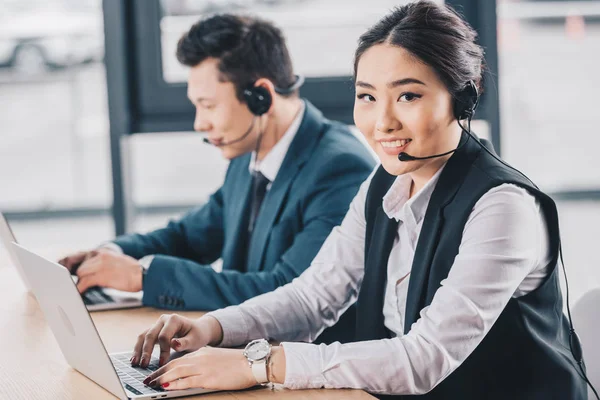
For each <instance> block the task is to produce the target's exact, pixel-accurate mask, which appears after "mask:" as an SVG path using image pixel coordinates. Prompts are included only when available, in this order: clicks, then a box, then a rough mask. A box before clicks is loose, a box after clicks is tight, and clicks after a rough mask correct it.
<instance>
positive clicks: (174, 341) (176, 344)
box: [173, 339, 181, 347]
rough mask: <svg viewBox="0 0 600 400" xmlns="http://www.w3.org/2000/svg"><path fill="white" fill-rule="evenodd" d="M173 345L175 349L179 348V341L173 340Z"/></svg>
mask: <svg viewBox="0 0 600 400" xmlns="http://www.w3.org/2000/svg"><path fill="white" fill-rule="evenodd" d="M173 345H174V346H175V347H181V342H180V341H179V340H177V339H175V340H173Z"/></svg>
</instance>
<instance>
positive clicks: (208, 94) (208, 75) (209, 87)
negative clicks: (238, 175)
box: [188, 58, 258, 160]
mask: <svg viewBox="0 0 600 400" xmlns="http://www.w3.org/2000/svg"><path fill="white" fill-rule="evenodd" d="M218 63H219V60H218V59H215V58H208V59H206V60H204V61H203V62H201V63H200V64H198V65H196V66H195V67H192V68H191V69H190V73H189V76H188V98H189V99H190V101H191V102H192V104H194V106H195V107H196V118H195V120H194V130H195V131H197V132H203V133H206V134H208V139H209V140H210V141H211V143H212V144H213V145H216V146H218V147H219V149H221V152H222V153H223V157H225V158H227V159H229V160H231V159H232V158H235V157H238V156H241V155H242V154H245V153H248V152H251V151H253V150H254V147H255V145H256V140H257V135H258V123H256V126H254V127H253V132H251V133H250V134H249V135H248V136H246V137H245V138H244V139H243V140H240V141H238V142H236V143H233V144H231V145H227V143H230V142H233V141H236V140H238V139H240V138H241V137H242V136H243V135H244V134H245V133H246V131H248V129H249V128H250V126H251V125H252V120H253V118H254V115H253V114H252V113H251V112H250V110H248V107H247V106H246V104H245V103H242V102H241V101H240V100H239V99H238V98H237V96H236V93H235V86H234V85H233V83H231V82H223V81H222V79H220V77H221V73H220V72H219V69H218ZM219 145H221V146H219Z"/></svg>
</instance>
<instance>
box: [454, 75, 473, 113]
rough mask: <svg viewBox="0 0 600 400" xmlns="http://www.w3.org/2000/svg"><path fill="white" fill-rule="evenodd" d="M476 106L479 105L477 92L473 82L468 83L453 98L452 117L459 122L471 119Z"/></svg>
mask: <svg viewBox="0 0 600 400" xmlns="http://www.w3.org/2000/svg"><path fill="white" fill-rule="evenodd" d="M477 105H479V91H478V90H477V85H475V82H473V81H469V82H467V84H466V86H465V87H464V89H462V90H461V91H460V92H458V93H457V94H456V95H455V96H454V103H453V111H454V116H455V117H456V119H457V120H459V121H461V120H464V119H470V118H473V114H475V109H476V108H477Z"/></svg>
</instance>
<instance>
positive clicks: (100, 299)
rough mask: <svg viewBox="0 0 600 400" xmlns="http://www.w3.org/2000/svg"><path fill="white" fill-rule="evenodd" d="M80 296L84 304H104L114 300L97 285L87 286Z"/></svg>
mask: <svg viewBox="0 0 600 400" xmlns="http://www.w3.org/2000/svg"><path fill="white" fill-rule="evenodd" d="M81 297H82V298H83V303H84V304H85V305H86V306H89V305H93V304H106V303H113V302H114V299H113V298H112V297H110V296H109V295H107V294H106V293H104V291H103V290H102V289H101V288H98V287H96V288H89V289H88V290H86V291H85V292H84V293H83V294H82V295H81Z"/></svg>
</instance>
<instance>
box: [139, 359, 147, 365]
mask: <svg viewBox="0 0 600 400" xmlns="http://www.w3.org/2000/svg"><path fill="white" fill-rule="evenodd" d="M144 361H146V360H145V359H144V357H142V359H141V360H140V365H141V366H143V365H144Z"/></svg>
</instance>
